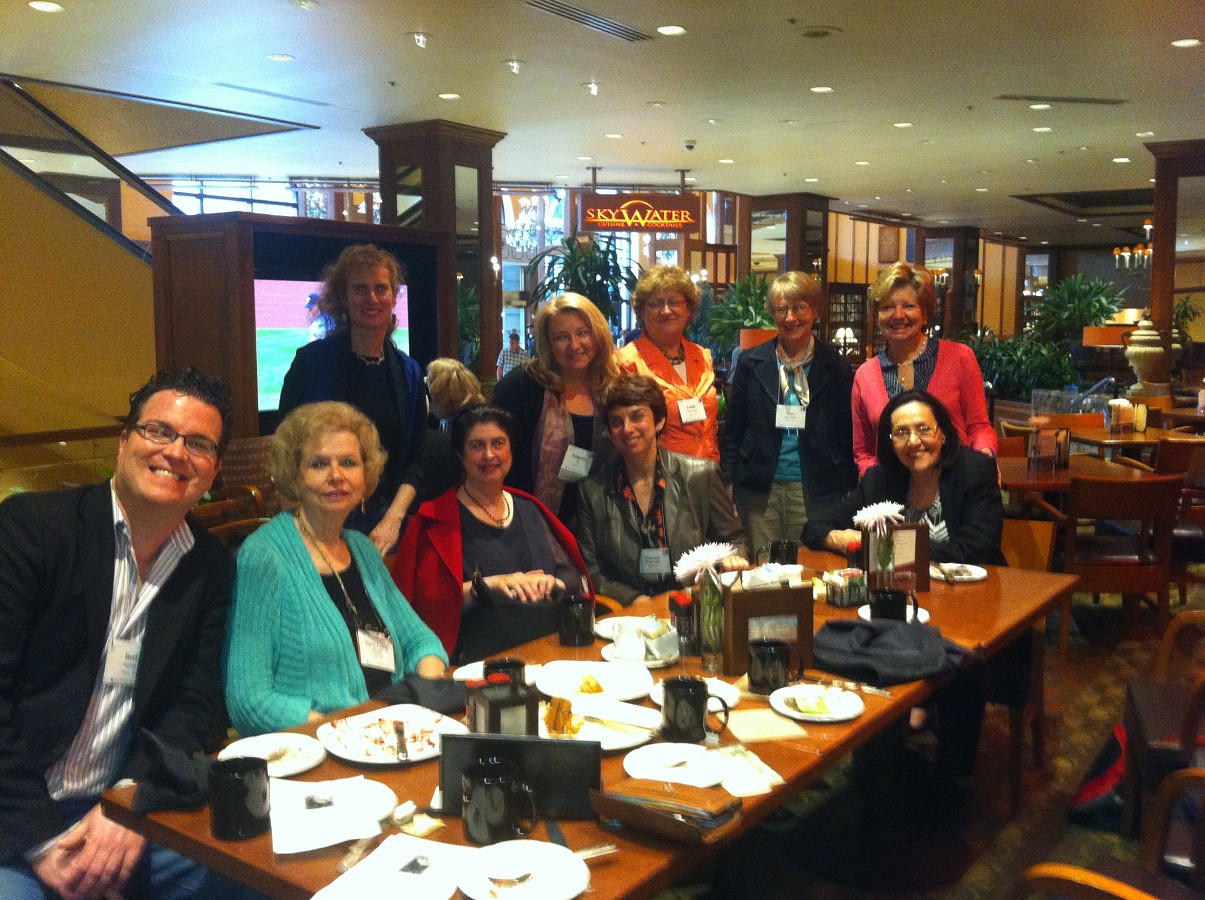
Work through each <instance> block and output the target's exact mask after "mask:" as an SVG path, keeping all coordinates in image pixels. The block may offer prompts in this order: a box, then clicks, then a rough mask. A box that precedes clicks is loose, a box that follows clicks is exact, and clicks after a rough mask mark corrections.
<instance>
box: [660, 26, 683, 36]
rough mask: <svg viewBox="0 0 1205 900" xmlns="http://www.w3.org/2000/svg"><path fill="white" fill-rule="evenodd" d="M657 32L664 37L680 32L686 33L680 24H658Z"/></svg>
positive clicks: (676, 34)
mask: <svg viewBox="0 0 1205 900" xmlns="http://www.w3.org/2000/svg"><path fill="white" fill-rule="evenodd" d="M657 34H663V35H665V36H666V37H677V36H678V35H680V34H686V29H685V28H683V27H682V26H681V25H658V26H657Z"/></svg>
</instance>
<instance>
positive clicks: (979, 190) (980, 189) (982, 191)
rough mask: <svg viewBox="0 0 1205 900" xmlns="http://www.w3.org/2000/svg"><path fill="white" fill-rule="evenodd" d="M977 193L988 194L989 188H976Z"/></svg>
mask: <svg viewBox="0 0 1205 900" xmlns="http://www.w3.org/2000/svg"><path fill="white" fill-rule="evenodd" d="M975 193H976V194H986V193H987V188H975Z"/></svg>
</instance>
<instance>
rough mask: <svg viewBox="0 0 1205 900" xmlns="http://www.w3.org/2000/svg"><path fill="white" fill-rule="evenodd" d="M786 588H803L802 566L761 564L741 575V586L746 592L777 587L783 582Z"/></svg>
mask: <svg viewBox="0 0 1205 900" xmlns="http://www.w3.org/2000/svg"><path fill="white" fill-rule="evenodd" d="M784 581H785V582H786V583H787V586H788V587H802V586H803V566H800V565H782V564H780V563H762V564H761V565H760V566H758V567H757V568H755V569H747V570H745V571H744V572H742V573H741V586H742V587H744V588H745V589H746V590H749V589H751V588H759V587H778V586H779V585H781V584H782V583H783V582H784Z"/></svg>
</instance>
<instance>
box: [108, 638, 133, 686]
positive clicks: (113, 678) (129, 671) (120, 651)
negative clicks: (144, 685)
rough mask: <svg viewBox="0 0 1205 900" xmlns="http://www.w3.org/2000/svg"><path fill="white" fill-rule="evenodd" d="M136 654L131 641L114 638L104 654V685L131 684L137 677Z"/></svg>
mask: <svg viewBox="0 0 1205 900" xmlns="http://www.w3.org/2000/svg"><path fill="white" fill-rule="evenodd" d="M138 652H139V647H138V645H137V644H135V643H134V642H133V641H127V640H122V639H121V638H114V639H113V643H111V644H110V645H109V652H108V653H106V654H105V684H133V683H134V679H135V677H136V676H137V675H138Z"/></svg>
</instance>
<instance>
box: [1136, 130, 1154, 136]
mask: <svg viewBox="0 0 1205 900" xmlns="http://www.w3.org/2000/svg"><path fill="white" fill-rule="evenodd" d="M1154 136H1155V132H1153V131H1136V132H1134V137H1154Z"/></svg>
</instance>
